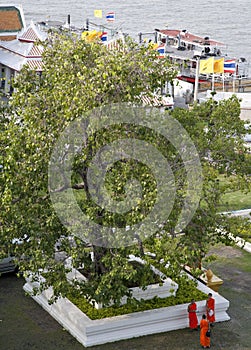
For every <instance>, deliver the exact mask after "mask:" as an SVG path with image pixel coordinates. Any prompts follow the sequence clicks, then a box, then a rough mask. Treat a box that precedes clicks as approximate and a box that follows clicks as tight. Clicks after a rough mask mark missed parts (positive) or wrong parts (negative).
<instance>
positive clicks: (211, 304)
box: [207, 298, 215, 323]
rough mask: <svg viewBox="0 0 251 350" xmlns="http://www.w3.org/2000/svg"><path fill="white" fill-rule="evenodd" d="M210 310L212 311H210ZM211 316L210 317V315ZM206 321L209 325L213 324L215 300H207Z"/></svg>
mask: <svg viewBox="0 0 251 350" xmlns="http://www.w3.org/2000/svg"><path fill="white" fill-rule="evenodd" d="M210 310H212V311H210ZM212 312H213V314H212V315H211V313H212ZM207 319H208V321H209V322H210V323H213V322H215V300H214V298H210V299H208V300H207Z"/></svg>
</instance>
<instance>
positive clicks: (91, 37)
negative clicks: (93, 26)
mask: <svg viewBox="0 0 251 350" xmlns="http://www.w3.org/2000/svg"><path fill="white" fill-rule="evenodd" d="M101 34H102V33H101V32H98V31H97V30H91V31H90V32H88V31H84V32H82V34H81V38H82V39H83V40H85V41H88V42H89V43H91V42H93V41H95V40H97V39H98V38H99V37H100V35H101Z"/></svg>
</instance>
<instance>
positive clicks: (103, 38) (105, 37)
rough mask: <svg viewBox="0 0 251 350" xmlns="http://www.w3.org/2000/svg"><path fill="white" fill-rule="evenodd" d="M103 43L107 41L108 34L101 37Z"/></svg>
mask: <svg viewBox="0 0 251 350" xmlns="http://www.w3.org/2000/svg"><path fill="white" fill-rule="evenodd" d="M100 38H101V40H102V41H107V32H103V33H102V34H101V36H100Z"/></svg>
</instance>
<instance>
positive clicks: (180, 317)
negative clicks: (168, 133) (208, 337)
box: [24, 280, 230, 347]
mask: <svg viewBox="0 0 251 350" xmlns="http://www.w3.org/2000/svg"><path fill="white" fill-rule="evenodd" d="M34 286H35V285H34V284H32V283H31V282H30V281H29V280H27V283H26V284H25V285H24V290H25V291H27V292H32V289H33V287H34ZM198 288H199V289H200V290H202V291H204V292H205V293H209V292H211V293H212V294H213V296H214V298H215V304H216V310H215V313H216V322H221V321H227V320H229V319H230V317H229V315H228V314H227V310H228V307H229V301H228V300H227V299H225V298H223V297H222V296H221V295H219V294H218V293H216V292H214V291H212V290H211V289H210V288H208V287H207V286H205V285H203V284H202V283H200V282H199V284H198ZM51 293H52V290H51V289H48V290H46V291H44V292H43V293H42V294H40V295H37V296H33V299H34V300H35V301H36V302H37V303H38V304H40V305H41V306H42V307H43V308H44V309H45V310H46V311H47V312H48V313H49V314H50V315H51V316H52V317H53V318H54V319H55V320H57V321H58V322H59V323H60V324H61V325H62V326H63V327H64V328H65V329H66V330H68V331H69V333H71V334H72V335H73V336H74V337H75V338H76V339H77V340H78V341H79V342H80V343H81V344H82V345H84V346H85V347H88V346H94V345H98V344H105V343H108V342H115V341H118V340H122V339H129V338H133V337H139V336H143V335H148V334H154V333H161V332H167V331H171V330H175V329H181V328H186V327H188V316H187V304H182V305H177V306H171V307H165V308H160V309H154V310H148V311H143V312H137V313H131V314H127V315H122V316H116V317H111V318H105V319H102V320H90V319H89V318H88V317H87V316H86V315H85V314H84V313H82V312H81V311H80V310H79V309H78V308H77V307H76V306H75V305H74V304H72V303H71V302H70V301H69V300H68V299H66V298H61V299H59V300H58V301H57V302H56V303H54V304H52V305H49V304H48V299H49V298H50V296H51ZM197 306H198V318H199V319H200V318H201V316H202V314H203V313H204V312H205V301H199V302H197Z"/></svg>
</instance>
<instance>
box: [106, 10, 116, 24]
mask: <svg viewBox="0 0 251 350" xmlns="http://www.w3.org/2000/svg"><path fill="white" fill-rule="evenodd" d="M106 20H107V22H114V21H115V12H108V13H107V15H106Z"/></svg>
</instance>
